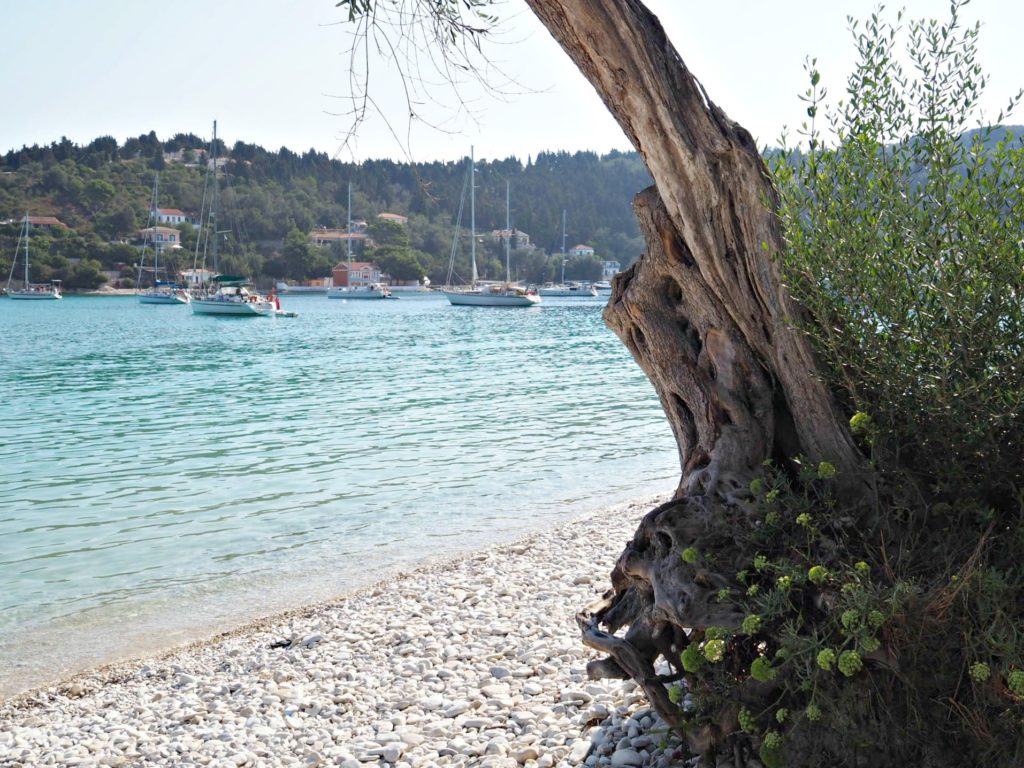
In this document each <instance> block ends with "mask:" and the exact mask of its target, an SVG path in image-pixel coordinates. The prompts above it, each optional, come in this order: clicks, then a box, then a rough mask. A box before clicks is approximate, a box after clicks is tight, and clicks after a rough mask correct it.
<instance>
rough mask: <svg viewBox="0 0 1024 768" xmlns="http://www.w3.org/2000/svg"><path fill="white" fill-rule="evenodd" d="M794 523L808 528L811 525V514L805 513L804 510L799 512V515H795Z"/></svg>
mask: <svg viewBox="0 0 1024 768" xmlns="http://www.w3.org/2000/svg"><path fill="white" fill-rule="evenodd" d="M796 524H797V525H802V526H804V528H810V527H811V516H810V515H809V514H807V513H806V512H801V513H800V514H799V515H797V516H796Z"/></svg>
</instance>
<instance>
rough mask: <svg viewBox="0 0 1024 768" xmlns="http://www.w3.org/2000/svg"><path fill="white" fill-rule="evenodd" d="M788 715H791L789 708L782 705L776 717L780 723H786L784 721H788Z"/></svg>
mask: <svg viewBox="0 0 1024 768" xmlns="http://www.w3.org/2000/svg"><path fill="white" fill-rule="evenodd" d="M787 717H789V710H788V709H786V708H785V707H781V708H780V709H779V710H778V711H777V712H776V713H775V719H776V720H778V721H779V722H780V723H784V722H786V718H787Z"/></svg>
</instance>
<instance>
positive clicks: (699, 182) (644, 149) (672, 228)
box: [527, 0, 864, 747]
mask: <svg viewBox="0 0 1024 768" xmlns="http://www.w3.org/2000/svg"><path fill="white" fill-rule="evenodd" d="M527 2H528V4H529V5H530V7H531V8H532V9H533V10H534V12H535V13H536V14H537V16H538V17H539V18H540V19H541V20H542V21H543V23H544V24H545V25H546V26H547V28H548V29H549V30H550V31H551V33H552V35H554V37H555V38H556V39H557V40H558V42H559V43H560V44H561V45H562V47H563V48H564V49H565V51H566V52H567V53H568V54H569V56H570V57H571V58H572V60H573V61H574V62H575V64H576V65H577V66H578V67H579V69H580V71H582V72H583V73H584V75H585V76H586V77H587V78H588V79H589V80H590V82H591V83H592V84H593V85H594V87H595V88H596V89H597V92H598V93H599V94H600V96H601V97H602V99H603V100H604V102H605V104H606V105H607V106H608V108H609V110H611V112H612V114H613V115H614V116H615V118H616V119H617V120H618V122H619V124H620V125H621V126H622V127H623V129H624V130H625V132H626V134H627V136H629V137H630V138H631V140H632V142H633V145H634V146H635V147H636V149H637V151H638V152H639V153H640V155H641V156H642V157H643V159H644V161H645V163H646V164H647V168H648V169H649V171H650V173H651V175H652V177H653V178H654V186H653V187H651V188H649V189H647V190H645V191H644V192H642V193H641V194H640V195H638V197H637V199H636V201H635V209H636V213H637V216H638V217H639V220H640V225H641V228H642V230H643V232H644V235H645V238H646V242H647V251H646V253H645V254H644V255H643V257H642V258H641V259H640V260H639V261H638V262H637V263H636V264H635V265H634V266H633V267H632V268H630V269H629V270H627V271H626V272H625V273H624V274H622V275H620V276H618V278H617V279H616V280H615V283H614V290H613V293H612V297H611V299H610V301H609V305H608V307H607V309H606V310H605V314H604V317H605V320H606V322H607V323H608V325H609V326H611V328H612V329H613V330H614V331H615V332H616V333H617V334H618V335H619V337H620V338H621V339H622V340H623V342H624V343H625V344H626V346H627V347H629V349H630V351H631V352H632V354H633V356H634V357H635V358H636V360H637V362H638V363H639V364H640V366H641V367H642V368H643V370H644V371H645V372H646V374H647V375H648V377H650V379H651V381H652V382H653V384H654V386H655V388H656V389H657V392H658V395H659V397H660V398H661V401H662V404H663V406H664V409H665V413H666V414H667V416H668V419H669V422H670V423H671V426H672V430H673V432H674V433H675V437H676V441H677V443H678V445H679V456H680V462H681V465H682V477H681V479H680V482H679V485H678V488H677V490H676V495H675V500H674V501H672V502H669V503H668V504H666V505H663V506H662V507H660V508H658V509H656V510H653V511H652V512H651V513H650V514H648V516H647V517H646V518H645V520H644V522H643V523H642V525H641V527H640V529H639V530H638V531H637V534H636V536H635V538H634V540H633V541H632V542H631V543H630V545H629V546H628V547H627V549H626V551H625V552H624V553H623V554H622V556H621V558H620V560H619V563H618V565H617V566H616V569H615V572H614V573H613V590H612V592H611V593H609V595H608V596H607V598H606V600H605V601H604V602H603V603H602V604H601V605H600V606H599V607H598V608H597V609H596V611H595V612H594V613H593V614H589V613H587V614H584V615H583V616H582V617H581V625H582V627H583V630H584V639H585V641H586V642H587V643H588V644H590V645H592V646H594V647H596V648H599V649H602V650H604V651H606V652H608V653H609V659H607V660H606V661H604V662H600V663H597V664H594V665H592V670H591V671H592V674H594V675H619V676H626V675H629V676H631V677H633V678H635V679H636V680H637V681H638V682H640V683H641V684H642V685H644V687H645V689H646V690H647V692H648V695H649V697H650V699H651V702H652V704H653V705H654V706H655V707H656V708H657V709H658V710H659V711H660V712H661V714H662V715H663V716H665V717H666V718H667V719H668V720H669V721H670V722H671V721H672V720H673V718H674V717H675V716H676V715H675V714H674V713H677V712H678V709H677V708H676V707H674V706H673V705H671V704H670V703H669V701H668V699H667V696H666V694H665V690H664V686H663V684H662V682H663V681H658V680H656V679H655V677H654V667H653V662H654V660H655V659H656V658H657V656H658V655H659V654H660V653H664V654H665V656H666V658H668V659H669V660H670V662H672V663H674V664H678V659H677V656H678V650H679V648H680V647H681V644H685V637H684V634H683V633H684V631H685V630H691V629H702V628H703V627H706V626H711V625H715V626H727V627H730V626H736V624H737V623H738V621H739V620H741V619H742V616H740V615H738V614H737V613H735V611H734V610H733V611H730V608H729V607H728V605H725V604H722V603H720V602H718V601H717V600H714V599H712V598H713V597H714V595H716V594H717V593H718V592H719V590H721V589H722V588H723V587H727V586H729V584H730V583H731V580H732V579H733V578H734V574H735V571H736V570H738V568H740V567H742V566H741V565H739V566H737V567H735V568H731V569H730V567H731V566H733V565H734V564H732V563H722V564H721V567H718V568H717V570H719V571H720V572H718V573H714V572H710V571H708V570H707V569H694V568H684V567H683V566H682V561H681V558H680V552H681V551H682V550H683V549H684V548H686V547H688V546H690V545H691V544H692V543H693V542H695V541H698V540H701V539H707V538H708V537H718V536H728V523H727V517H728V515H726V514H724V510H731V513H735V512H736V510H742V509H743V506H744V501H745V499H746V497H747V495H748V493H749V492H748V488H749V484H750V481H751V480H752V479H753V478H754V477H755V476H757V475H758V473H759V472H760V469H761V465H762V462H763V461H764V460H765V459H768V458H771V459H774V460H776V461H778V462H784V461H786V460H789V459H791V458H792V457H794V456H797V455H803V456H806V457H807V458H808V459H810V460H811V461H813V462H818V461H828V462H831V463H832V464H834V465H835V466H836V467H837V468H838V470H839V478H842V479H844V481H843V482H844V489H845V491H846V492H847V493H851V494H855V493H858V492H859V487H858V483H859V482H860V480H859V478H863V477H864V471H863V470H864V464H863V458H862V456H861V455H860V453H859V452H858V450H857V449H856V447H855V446H854V444H853V442H852V440H851V438H850V436H849V433H848V430H847V428H846V425H845V420H844V419H842V418H841V417H840V416H839V414H838V412H837V410H836V407H835V405H834V403H833V401H832V398H831V396H830V393H829V392H828V390H827V389H826V388H825V386H824V385H823V383H822V381H821V378H820V377H819V376H818V375H817V374H816V367H815V360H814V357H813V354H812V351H811V348H810V346H809V344H808V342H807V339H806V338H805V337H804V336H803V335H802V334H801V333H800V332H798V331H797V330H795V321H796V320H797V319H798V310H797V308H796V307H795V306H794V304H793V303H792V301H791V300H790V299H789V298H788V297H787V294H786V292H785V291H784V290H783V288H782V286H781V282H780V277H779V271H778V269H777V267H776V265H775V263H774V257H775V255H776V253H777V252H778V251H779V249H781V248H782V247H783V243H782V238H781V233H780V228H779V223H778V220H777V218H776V215H775V204H776V196H775V192H774V190H773V188H772V186H771V184H770V182H769V181H768V179H767V177H766V169H765V166H764V164H763V162H762V160H761V157H760V155H759V154H758V151H757V147H756V146H755V145H754V142H753V140H752V139H751V136H750V134H749V133H748V132H747V131H746V130H744V129H743V128H742V127H740V126H739V125H737V124H736V123H734V122H733V121H732V120H730V119H729V118H728V117H727V116H726V115H725V113H724V112H723V111H722V110H721V109H719V108H718V107H717V106H716V105H715V104H714V103H713V102H712V101H711V100H710V99H709V98H708V95H707V94H706V93H705V92H704V90H703V88H702V87H701V85H700V83H698V82H697V80H696V79H695V78H694V76H693V75H692V74H691V73H690V72H689V70H688V69H687V68H686V65H685V64H684V63H683V61H682V59H681V58H680V57H679V55H678V54H677V53H676V51H675V49H674V48H673V47H672V45H671V44H670V43H669V41H668V39H667V38H666V36H665V33H664V31H663V29H662V27H661V25H660V23H659V22H658V20H657V18H656V17H655V16H654V15H653V14H651V13H650V11H648V10H647V9H646V8H645V7H644V5H643V4H642V3H640V2H638V0H555V1H552V0H527ZM600 625H604V626H605V627H607V628H608V629H609V630H610V631H611V632H612V633H614V632H615V631H616V630H618V629H620V628H621V627H624V626H626V625H628V626H629V630H628V632H627V634H626V635H625V637H624V638H618V637H615V636H614V635H613V634H607V633H605V632H603V631H601V630H600V628H599V626H600ZM705 736H706V737H707V738H708V739H711V740H713V739H714V734H705ZM694 746H698V747H700V746H704V745H703V744H695V745H694Z"/></svg>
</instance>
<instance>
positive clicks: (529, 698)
mask: <svg viewBox="0 0 1024 768" xmlns="http://www.w3.org/2000/svg"><path fill="white" fill-rule="evenodd" d="M660 500H661V499H657V498H645V499H638V500H635V501H632V502H630V503H628V504H624V505H619V506H617V507H613V508H608V509H603V510H600V511H598V512H596V513H593V514H590V515H587V516H585V517H582V518H579V519H576V520H573V521H571V522H568V523H564V524H560V525H558V526H556V527H552V528H550V529H548V530H545V531H543V532H540V533H536V534H532V535H530V536H529V537H527V538H524V539H522V540H520V541H517V542H514V543H512V544H502V545H499V546H495V547H493V548H491V549H487V550H485V551H480V552H475V553H469V554H465V555H462V556H459V557H457V558H454V559H450V560H445V561H443V562H435V563H429V564H425V565H423V566H421V567H419V568H417V569H416V570H413V571H410V572H408V573H405V574H402V575H399V576H396V577H393V578H390V579H388V580H387V581H383V582H380V583H377V584H375V585H373V586H371V587H367V588H365V589H362V590H359V591H358V592H355V593H353V594H350V595H347V596H344V597H341V598H338V599H336V600H332V601H329V602H326V603H321V604H318V605H315V606H311V607H307V608H303V609H301V610H297V611H293V612H291V613H288V614H283V615H280V616H276V617H273V618H269V619H265V620H262V621H260V622H257V623H254V624H251V625H248V626H246V627H243V628H241V629H238V630H235V631H232V632H229V633H226V634H222V635H219V636H217V637H215V638H212V639H210V640H207V641H204V642H202V643H197V644H193V645H190V646H187V647H183V648H179V649H176V650H172V651H169V652H167V653H165V654H162V655H160V656H158V657H153V658H147V659H139V660H133V661H128V662H121V663H118V664H115V665H111V666H107V667H104V668H102V669H99V670H93V671H91V672H88V673H86V674H83V675H79V676H77V677H75V678H73V679H71V680H68V681H65V682H63V683H61V684H59V685H55V686H50V687H47V688H43V689H39V690H35V691H31V692H28V693H26V694H22V695H19V696H16V697H13V698H11V699H9V700H8V701H6V702H3V703H0V766H25V767H26V768H27V767H28V766H43V765H54V766H150V765H152V766H194V765H202V766H211V767H216V768H229V767H233V766H309V767H314V766H341V767H342V768H360V767H361V766H365V767H367V768H369V767H372V766H390V767H391V768H425V767H426V766H479V767H480V768H516V766H525V767H526V768H554V767H556V766H558V767H562V766H591V767H596V766H614V767H615V768H619V767H621V766H667V765H670V764H672V765H684V764H688V763H692V762H693V761H692V760H691V759H690V758H689V757H688V755H687V754H686V752H685V750H684V749H683V747H682V746H681V745H680V743H679V741H678V739H677V738H676V737H675V736H674V735H672V734H670V733H668V732H667V730H666V728H665V726H664V724H663V723H661V722H660V721H659V720H658V718H657V717H656V715H654V714H653V713H652V711H651V710H650V709H649V707H648V706H647V703H646V700H645V698H644V696H643V694H642V692H641V691H640V690H639V689H638V687H637V686H636V685H635V684H634V683H633V682H632V681H619V680H612V681H591V680H588V679H587V675H586V664H587V662H588V661H591V660H593V659H596V658H598V654H597V653H596V652H595V651H592V650H590V649H588V648H586V647H585V646H583V644H582V642H581V641H580V637H579V632H578V629H577V627H576V624H575V620H574V616H575V613H576V611H578V610H579V609H580V608H581V607H583V606H585V605H587V604H588V603H590V602H593V601H594V600H595V599H597V598H598V597H599V596H600V595H601V594H602V593H603V592H604V591H605V590H606V589H607V588H608V586H609V582H608V578H609V574H610V572H611V569H612V567H613V565H614V563H615V559H616V558H617V556H618V555H619V553H620V552H621V551H622V548H623V545H624V544H625V542H626V541H627V540H628V539H630V538H631V537H632V534H633V532H634V530H635V528H636V525H637V522H638V521H639V518H640V517H642V516H643V514H645V513H646V512H647V511H649V510H650V509H651V508H652V507H653V506H654V505H655V504H657V503H658V502H659V501H660ZM366 567H367V568H372V567H373V565H372V563H367V565H366Z"/></svg>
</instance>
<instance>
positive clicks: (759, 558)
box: [754, 555, 768, 571]
mask: <svg viewBox="0 0 1024 768" xmlns="http://www.w3.org/2000/svg"><path fill="white" fill-rule="evenodd" d="M767 567H768V558H767V557H765V556H764V555H754V570H756V571H763V570H764V569H765V568H767Z"/></svg>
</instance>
